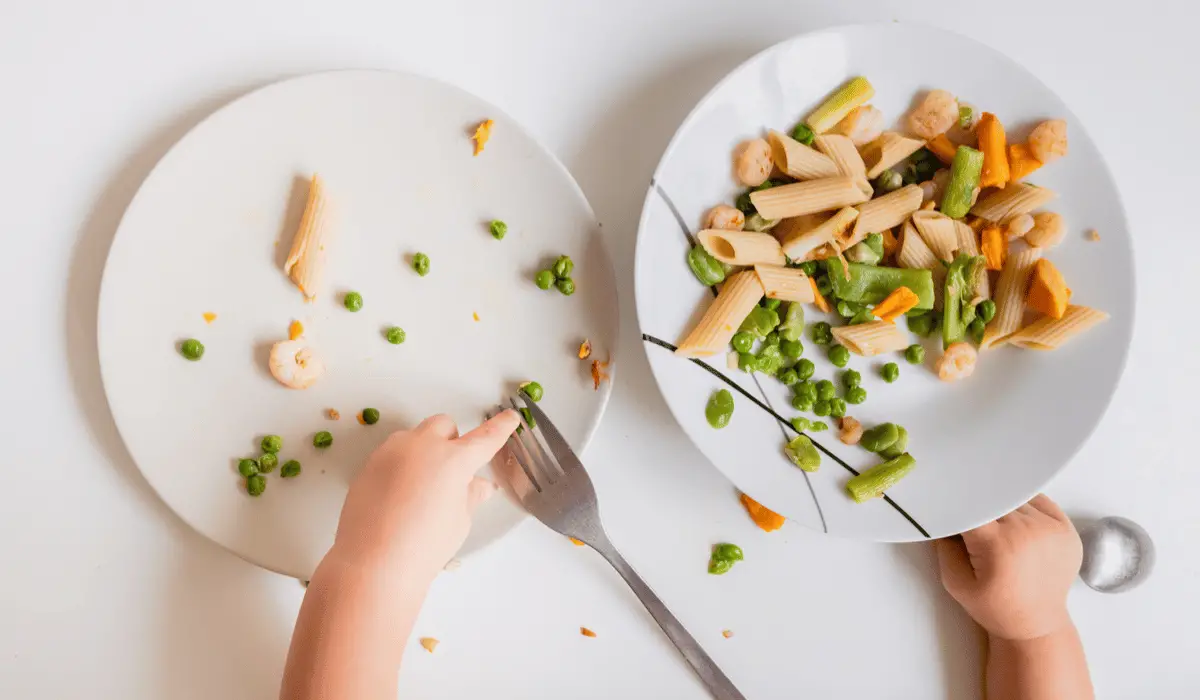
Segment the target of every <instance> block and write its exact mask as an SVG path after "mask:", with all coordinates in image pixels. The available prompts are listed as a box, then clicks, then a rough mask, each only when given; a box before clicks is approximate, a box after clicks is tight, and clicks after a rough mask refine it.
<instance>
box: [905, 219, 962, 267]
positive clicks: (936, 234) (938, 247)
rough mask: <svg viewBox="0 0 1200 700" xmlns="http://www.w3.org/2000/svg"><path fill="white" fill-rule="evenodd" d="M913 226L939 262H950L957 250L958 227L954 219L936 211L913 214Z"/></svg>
mask: <svg viewBox="0 0 1200 700" xmlns="http://www.w3.org/2000/svg"><path fill="white" fill-rule="evenodd" d="M912 222H913V225H914V226H915V227H916V229H917V231H918V232H919V233H920V234H921V238H924V239H925V243H926V245H928V246H929V249H930V250H932V251H933V254H934V255H935V256H937V258H938V259H939V260H942V261H944V262H950V261H951V260H953V259H954V253H955V251H957V250H958V226H956V225H955V224H956V222H955V221H954V219H951V218H950V217H948V216H946V215H945V214H942V213H940V212H936V211H918V212H913V215H912Z"/></svg>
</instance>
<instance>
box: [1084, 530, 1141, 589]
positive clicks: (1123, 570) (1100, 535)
mask: <svg viewBox="0 0 1200 700" xmlns="http://www.w3.org/2000/svg"><path fill="white" fill-rule="evenodd" d="M1079 536H1080V538H1082V539H1083V566H1081V567H1080V568H1079V578H1081V579H1083V582H1084V583H1086V584H1087V585H1088V586H1090V587H1091V588H1093V589H1095V590H1097V591H1100V592H1101V593H1122V592H1124V591H1128V590H1131V589H1133V588H1136V587H1137V586H1138V585H1140V584H1141V583H1142V581H1145V580H1146V578H1147V577H1149V576H1150V572H1151V570H1153V569H1154V541H1153V540H1151V539H1150V535H1149V534H1148V533H1147V532H1146V531H1145V530H1144V529H1142V526H1141V525H1138V524H1137V523H1135V522H1133V521H1132V520H1129V519H1128V518H1121V517H1116V516H1112V517H1108V518H1101V519H1100V520H1097V521H1096V522H1095V523H1093V524H1092V525H1089V526H1088V527H1086V528H1084V530H1083V531H1082V532H1080V533H1079Z"/></svg>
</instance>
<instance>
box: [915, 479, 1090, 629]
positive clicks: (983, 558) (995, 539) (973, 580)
mask: <svg viewBox="0 0 1200 700" xmlns="http://www.w3.org/2000/svg"><path fill="white" fill-rule="evenodd" d="M934 544H935V545H936V547H937V553H938V562H939V564H940V565H941V571H942V585H943V586H945V587H946V591H947V592H949V593H950V595H951V596H953V597H954V599H955V600H957V601H958V602H959V604H960V605H962V606H963V608H965V609H966V611H967V613H968V614H969V615H970V616H971V617H972V618H974V619H975V621H976V622H978V623H979V624H980V625H981V626H982V627H983V628H984V629H986V630H987V631H988V633H989V634H992V635H995V636H998V637H1000V638H1003V639H1009V640H1026V639H1033V638H1035V637H1041V636H1044V635H1047V634H1050V633H1051V632H1054V631H1056V630H1058V629H1059V628H1061V627H1062V626H1063V625H1065V624H1068V623H1069V622H1070V619H1069V617H1068V616H1067V591H1068V589H1070V587H1071V582H1072V581H1073V580H1074V579H1075V575H1076V574H1078V573H1079V564H1080V561H1081V560H1082V558H1083V545H1082V544H1081V543H1080V541H1079V533H1077V532H1075V526H1074V525H1072V524H1071V521H1070V520H1069V519H1068V518H1067V516H1066V515H1064V514H1063V512H1062V510H1061V509H1060V508H1059V507H1058V506H1057V505H1056V504H1055V503H1054V501H1051V500H1050V499H1049V498H1048V497H1046V496H1045V495H1043V494H1038V495H1037V496H1035V497H1034V498H1033V500H1031V501H1030V502H1029V503H1026V504H1025V505H1023V506H1021V507H1020V508H1018V509H1016V510H1015V511H1013V512H1012V513H1009V514H1008V515H1006V516H1004V517H1002V518H1000V519H999V520H997V521H995V522H992V523H988V524H986V525H981V526H980V527H978V528H976V529H974V530H971V531H969V532H964V533H963V534H962V536H961V537H950V538H947V539H944V540H938V541H937V542H935V543H934Z"/></svg>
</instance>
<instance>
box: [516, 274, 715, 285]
mask: <svg viewBox="0 0 1200 700" xmlns="http://www.w3.org/2000/svg"><path fill="white" fill-rule="evenodd" d="M721 276H722V277H724V276H725V273H724V272H722V273H721ZM533 283H534V284H536V285H537V288H538V289H549V288H551V287H553V286H554V272H553V271H552V270H542V271H541V272H538V273H537V274H536V275H534V276H533Z"/></svg>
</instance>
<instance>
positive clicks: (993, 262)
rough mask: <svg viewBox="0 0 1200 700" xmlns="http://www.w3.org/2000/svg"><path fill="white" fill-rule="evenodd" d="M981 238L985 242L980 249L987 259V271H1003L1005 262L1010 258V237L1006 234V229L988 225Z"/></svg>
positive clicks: (984, 228)
mask: <svg viewBox="0 0 1200 700" xmlns="http://www.w3.org/2000/svg"><path fill="white" fill-rule="evenodd" d="M981 237H982V238H983V242H982V243H981V244H980V246H979V247H980V248H981V249H982V250H983V257H985V258H987V269H989V270H1003V269H1004V260H1005V259H1006V258H1007V257H1008V236H1006V235H1005V234H1004V229H1002V228H1000V227H999V226H997V225H996V224H988V225H987V226H984V227H983V233H982V234H981Z"/></svg>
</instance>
